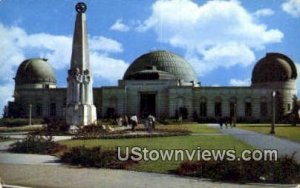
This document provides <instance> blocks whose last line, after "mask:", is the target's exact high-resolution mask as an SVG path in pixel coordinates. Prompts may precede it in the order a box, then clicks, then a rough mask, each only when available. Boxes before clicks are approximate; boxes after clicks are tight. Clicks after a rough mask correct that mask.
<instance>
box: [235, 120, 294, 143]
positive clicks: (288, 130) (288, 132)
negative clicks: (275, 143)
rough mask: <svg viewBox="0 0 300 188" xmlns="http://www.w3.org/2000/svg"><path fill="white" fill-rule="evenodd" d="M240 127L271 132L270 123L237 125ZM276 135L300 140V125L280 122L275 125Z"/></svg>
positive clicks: (266, 132) (264, 132) (260, 131)
mask: <svg viewBox="0 0 300 188" xmlns="http://www.w3.org/2000/svg"><path fill="white" fill-rule="evenodd" d="M237 127H238V128H241V129H245V130H250V131H256V132H259V133H263V134H269V133H270V129H271V127H270V124H253V125H251V124H247V125H246V124H244V125H237ZM275 136H278V137H282V138H286V139H289V140H292V141H296V142H300V126H296V127H295V126H291V125H284V124H278V125H276V126H275Z"/></svg>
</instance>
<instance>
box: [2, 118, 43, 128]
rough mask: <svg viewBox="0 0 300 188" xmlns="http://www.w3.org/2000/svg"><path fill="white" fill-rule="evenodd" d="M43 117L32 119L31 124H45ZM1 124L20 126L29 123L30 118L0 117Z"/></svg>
mask: <svg viewBox="0 0 300 188" xmlns="http://www.w3.org/2000/svg"><path fill="white" fill-rule="evenodd" d="M43 123H44V121H43V119H32V120H31V124H32V125H36V124H43ZM0 125H1V126H7V127H19V126H25V125H29V119H28V118H3V119H0Z"/></svg>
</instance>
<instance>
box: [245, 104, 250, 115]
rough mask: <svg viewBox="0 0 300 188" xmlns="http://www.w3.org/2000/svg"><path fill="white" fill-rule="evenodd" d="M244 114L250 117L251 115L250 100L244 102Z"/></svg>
mask: <svg viewBox="0 0 300 188" xmlns="http://www.w3.org/2000/svg"><path fill="white" fill-rule="evenodd" d="M245 116H246V117H251V116H252V104H251V102H246V103H245Z"/></svg>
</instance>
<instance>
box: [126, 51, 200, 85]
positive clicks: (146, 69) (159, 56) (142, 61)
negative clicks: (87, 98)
mask: <svg viewBox="0 0 300 188" xmlns="http://www.w3.org/2000/svg"><path fill="white" fill-rule="evenodd" d="M123 79H124V80H147V79H160V80H163V79H176V80H182V81H183V82H186V83H190V82H196V83H197V82H198V80H197V76H196V73H195V71H194V70H193V68H192V66H191V65H190V64H189V63H188V62H187V61H186V60H184V59H183V58H182V57H180V56H178V55H176V54H173V53H171V52H167V51H163V50H159V51H153V52H150V53H147V54H144V55H142V56H140V57H138V58H137V59H136V60H134V61H133V63H132V64H131V65H130V66H129V68H128V69H127V71H126V72H125V74H124V77H123Z"/></svg>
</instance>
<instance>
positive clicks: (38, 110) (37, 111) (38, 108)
mask: <svg viewBox="0 0 300 188" xmlns="http://www.w3.org/2000/svg"><path fill="white" fill-rule="evenodd" d="M35 115H36V116H37V117H40V116H42V104H40V103H38V104H36V106H35Z"/></svg>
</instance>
